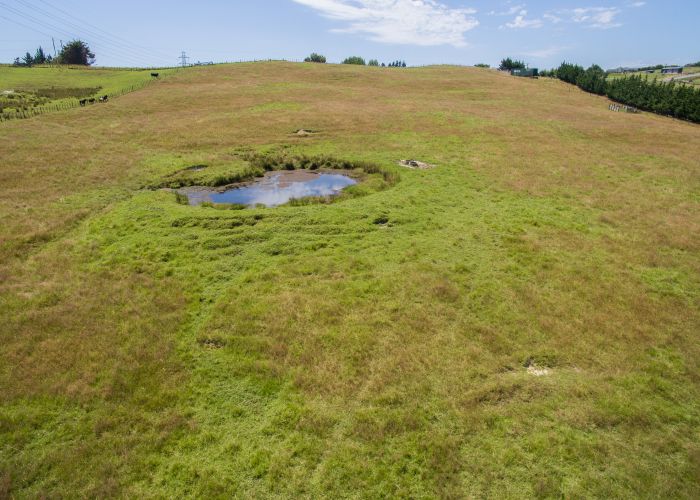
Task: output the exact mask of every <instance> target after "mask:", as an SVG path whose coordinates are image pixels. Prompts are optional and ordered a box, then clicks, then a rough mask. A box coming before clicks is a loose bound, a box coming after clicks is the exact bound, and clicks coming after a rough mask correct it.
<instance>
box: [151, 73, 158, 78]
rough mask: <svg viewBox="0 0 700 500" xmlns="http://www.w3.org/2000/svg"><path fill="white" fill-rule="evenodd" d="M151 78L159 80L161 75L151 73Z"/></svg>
mask: <svg viewBox="0 0 700 500" xmlns="http://www.w3.org/2000/svg"><path fill="white" fill-rule="evenodd" d="M151 76H152V77H153V78H158V77H159V76H160V73H151Z"/></svg>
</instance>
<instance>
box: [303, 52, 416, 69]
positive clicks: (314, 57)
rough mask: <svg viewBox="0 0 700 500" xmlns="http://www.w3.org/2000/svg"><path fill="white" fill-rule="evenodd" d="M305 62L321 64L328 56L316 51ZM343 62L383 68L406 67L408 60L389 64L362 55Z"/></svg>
mask: <svg viewBox="0 0 700 500" xmlns="http://www.w3.org/2000/svg"><path fill="white" fill-rule="evenodd" d="M304 62H312V63H320V64H325V63H326V56H323V55H321V54H317V53H316V52H314V53H312V54H311V55H310V56H309V57H307V58H305V59H304ZM342 64H354V65H357V66H374V67H380V66H381V67H382V68H405V67H407V66H406V61H398V60H397V61H393V62H390V63H389V64H386V63H381V64H380V63H379V61H378V60H377V59H370V60H369V61H365V59H364V58H363V57H360V56H351V57H347V58H345V59H344V60H343V62H342Z"/></svg>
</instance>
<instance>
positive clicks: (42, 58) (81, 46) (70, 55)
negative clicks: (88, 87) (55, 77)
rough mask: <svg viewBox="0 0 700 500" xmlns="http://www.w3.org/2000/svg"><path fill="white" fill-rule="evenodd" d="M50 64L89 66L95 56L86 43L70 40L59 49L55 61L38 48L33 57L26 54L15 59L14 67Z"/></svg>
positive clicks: (93, 61) (93, 62)
mask: <svg viewBox="0 0 700 500" xmlns="http://www.w3.org/2000/svg"><path fill="white" fill-rule="evenodd" d="M50 63H58V64H76V65H80V66H90V65H92V64H95V54H94V53H93V52H92V50H90V47H89V46H88V44H87V43H85V42H83V41H82V40H72V41H70V42H68V43H67V44H66V45H64V46H63V47H62V48H61V52H60V53H59V54H58V55H57V56H56V58H55V59H54V58H53V57H51V55H47V54H46V53H45V52H44V49H43V48H42V47H39V48H38V49H36V52H35V53H34V55H33V56H32V55H31V54H30V53H29V52H27V53H26V54H25V55H24V57H18V58H16V59H15V62H14V65H15V66H25V67H32V66H34V65H37V64H50Z"/></svg>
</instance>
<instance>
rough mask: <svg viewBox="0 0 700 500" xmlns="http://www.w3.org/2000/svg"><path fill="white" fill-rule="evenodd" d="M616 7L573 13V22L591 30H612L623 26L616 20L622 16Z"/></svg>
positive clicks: (582, 9)
mask: <svg viewBox="0 0 700 500" xmlns="http://www.w3.org/2000/svg"><path fill="white" fill-rule="evenodd" d="M620 12H621V11H620V9H618V8H616V7H586V8H577V9H573V10H572V11H571V20H572V21H573V22H575V23H579V24H585V25H586V26H589V27H591V28H598V29H610V28H617V27H619V26H622V23H618V22H616V20H615V18H616V17H617V16H618V15H619V14H620Z"/></svg>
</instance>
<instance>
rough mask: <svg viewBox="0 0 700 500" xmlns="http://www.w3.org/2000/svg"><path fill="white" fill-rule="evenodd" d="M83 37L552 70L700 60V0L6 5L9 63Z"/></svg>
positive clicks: (159, 0)
mask: <svg viewBox="0 0 700 500" xmlns="http://www.w3.org/2000/svg"><path fill="white" fill-rule="evenodd" d="M51 36H53V37H55V39H56V40H57V42H56V43H59V40H64V41H66V40H68V39H70V38H74V37H80V38H82V39H84V40H86V41H87V42H88V43H89V44H90V45H91V47H93V50H94V52H95V53H96V54H97V63H98V65H105V66H134V65H139V66H149V65H150V66H160V65H174V64H177V62H178V61H177V56H178V55H179V54H180V52H181V51H183V50H184V51H186V52H187V54H188V55H189V56H190V57H191V61H192V62H195V61H217V62H219V61H238V60H252V59H268V58H273V59H282V58H284V59H290V60H299V59H303V58H304V57H305V56H306V55H308V54H309V53H310V52H312V51H316V52H320V53H322V54H324V55H326V56H327V57H328V59H329V62H338V61H340V60H342V59H343V58H345V57H346V56H349V55H360V56H363V57H365V58H367V59H369V58H377V59H379V60H380V61H386V62H390V61H392V60H395V59H402V60H406V61H407V62H408V63H409V65H424V64H444V63H455V64H466V65H471V64H476V63H480V62H485V63H489V64H492V65H494V64H496V63H497V62H498V61H499V60H500V59H501V58H503V57H506V56H510V57H516V58H519V59H524V60H526V61H527V62H528V63H529V64H530V65H531V66H536V67H540V68H549V67H553V66H556V65H558V64H559V63H560V62H561V61H562V60H568V61H573V62H577V63H580V64H584V65H590V64H592V63H594V62H595V63H598V64H600V65H602V66H603V67H606V68H609V67H615V66H620V65H623V66H636V65H647V64H662V63H668V64H671V63H678V64H685V63H689V62H695V61H697V60H700V0H667V1H663V0H599V1H598V0H570V1H569V0H541V1H535V0H533V1H517V0H511V1H485V0H465V1H463V0H246V1H240V0H200V1H198V2H196V3H194V2H181V1H173V0H167V1H166V0H150V1H146V0H138V1H137V0H120V1H100V0H89V1H88V0H0V61H4V62H10V61H12V60H13V59H14V57H17V56H20V55H22V54H24V52H26V51H27V50H31V51H32V52H33V50H34V49H35V48H36V47H37V46H38V45H42V46H43V47H44V48H47V49H49V51H50V52H52V51H53V49H52V42H51Z"/></svg>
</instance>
